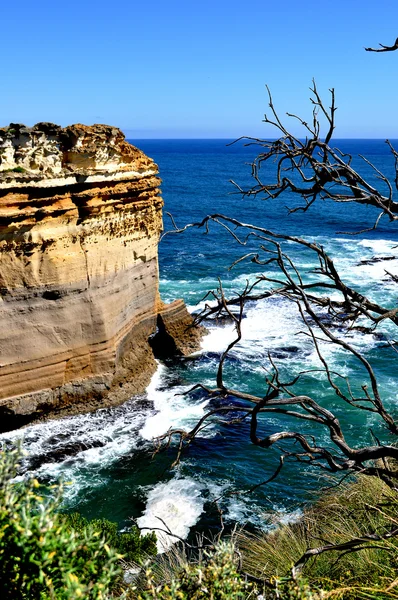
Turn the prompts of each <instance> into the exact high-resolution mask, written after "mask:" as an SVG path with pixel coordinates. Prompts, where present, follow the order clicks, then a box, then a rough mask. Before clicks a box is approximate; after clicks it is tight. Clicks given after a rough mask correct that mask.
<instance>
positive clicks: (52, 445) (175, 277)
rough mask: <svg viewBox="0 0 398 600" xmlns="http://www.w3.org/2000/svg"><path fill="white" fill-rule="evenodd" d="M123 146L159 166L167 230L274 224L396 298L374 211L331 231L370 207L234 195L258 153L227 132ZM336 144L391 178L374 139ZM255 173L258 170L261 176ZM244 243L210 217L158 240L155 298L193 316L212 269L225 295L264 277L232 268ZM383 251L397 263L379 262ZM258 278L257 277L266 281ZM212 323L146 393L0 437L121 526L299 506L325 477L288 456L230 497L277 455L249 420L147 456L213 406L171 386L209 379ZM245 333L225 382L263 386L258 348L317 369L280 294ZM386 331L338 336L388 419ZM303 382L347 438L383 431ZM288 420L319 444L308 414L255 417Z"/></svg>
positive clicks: (342, 359) (296, 367) (370, 291)
mask: <svg viewBox="0 0 398 600" xmlns="http://www.w3.org/2000/svg"><path fill="white" fill-rule="evenodd" d="M131 141H132V143H134V144H135V145H136V146H138V147H139V148H141V149H142V150H143V151H144V152H145V153H147V154H148V155H149V156H151V157H152V158H154V159H155V161H156V162H157V163H158V165H159V169H160V176H161V178H162V180H163V183H162V191H163V197H164V201H165V218H164V229H165V231H168V230H170V229H172V225H171V221H170V219H169V218H168V217H167V216H166V211H167V212H170V213H172V215H173V217H174V219H175V221H176V222H177V224H178V225H179V226H183V225H185V224H187V223H189V222H193V221H200V220H201V219H202V218H203V217H204V216H205V215H207V214H212V213H223V214H225V215H227V216H234V217H236V218H238V219H240V220H242V221H244V222H248V223H253V224H256V225H263V226H265V227H267V228H268V229H271V230H273V231H275V232H281V233H286V234H296V235H300V236H304V237H306V238H307V239H309V240H314V241H316V242H318V243H321V244H323V245H324V246H325V247H326V249H327V250H328V251H329V253H330V254H331V255H332V256H333V257H334V259H335V262H336V264H337V266H338V267H339V269H340V272H341V274H342V275H343V276H344V279H345V281H346V282H347V283H348V284H350V285H352V286H354V287H356V288H357V289H358V290H362V291H363V292H364V293H366V294H367V295H369V296H370V297H371V298H374V299H376V300H378V301H380V302H382V303H383V304H385V305H387V306H396V301H397V292H398V288H397V285H396V284H394V283H392V282H391V281H390V280H388V279H387V277H386V274H385V269H387V270H388V271H389V272H391V273H394V274H397V275H398V249H394V246H396V245H397V244H398V228H397V226H394V225H391V224H389V223H388V221H387V220H385V221H383V220H381V222H380V224H379V226H378V228H377V229H376V230H374V231H370V232H367V233H364V234H361V235H358V236H352V235H346V234H342V233H339V232H342V231H350V232H358V231H360V230H362V229H364V228H367V227H369V225H372V224H373V222H374V220H375V218H376V216H377V211H375V210H374V209H372V208H367V207H361V206H359V205H356V204H348V205H342V204H335V203H331V202H326V201H322V202H321V201H319V202H318V203H316V204H315V205H314V206H312V207H311V208H310V210H309V211H308V212H306V213H302V212H296V213H294V214H290V215H289V214H288V211H287V209H286V206H287V205H289V206H292V205H293V203H294V198H292V197H289V196H288V195H286V196H284V197H281V198H280V199H279V200H278V201H272V202H271V201H269V200H264V199H261V198H260V197H257V198H243V199H242V197H241V195H240V194H237V193H236V189H235V188H234V186H233V185H232V184H231V183H230V180H234V181H235V182H237V183H238V184H239V185H240V186H241V187H243V188H244V187H248V186H250V185H252V183H253V182H252V179H251V168H250V163H251V161H252V160H253V158H254V157H255V156H256V154H257V153H258V148H255V147H253V146H249V147H244V146H243V145H242V144H235V145H232V146H229V145H227V144H228V140H131ZM335 145H336V146H338V147H339V148H340V149H341V150H342V151H344V152H350V153H352V154H353V155H358V154H363V155H365V156H366V157H367V158H368V159H369V160H370V161H372V162H373V163H374V164H375V166H376V167H377V168H378V169H380V170H381V171H383V173H384V174H385V175H387V176H388V177H390V178H391V179H393V176H394V163H393V160H392V158H391V155H390V153H389V150H388V147H387V146H386V144H385V143H384V142H383V141H381V140H340V141H339V140H337V141H335ZM354 164H355V166H357V167H358V169H361V172H362V173H364V174H366V176H367V177H368V179H370V180H371V181H372V182H373V184H374V185H378V186H379V187H380V185H381V183H380V181H378V180H377V173H375V172H374V171H372V170H371V169H370V168H369V167H368V165H366V163H364V162H363V161H361V159H359V158H357V159H354ZM263 177H264V179H265V178H266V173H265V172H264V173H263ZM253 249H254V246H253V247H251V246H250V245H249V247H248V248H242V247H241V246H239V245H238V244H237V243H236V242H234V241H233V240H232V239H231V237H230V236H229V234H228V233H227V232H226V231H225V230H224V229H222V228H221V227H219V226H217V225H212V226H211V227H210V231H209V233H208V234H205V233H204V232H203V230H202V231H198V230H194V229H190V230H188V231H187V232H186V233H184V234H178V235H176V234H169V235H166V236H165V237H164V238H163V240H162V242H161V244H160V247H159V264H160V288H161V294H162V298H163V300H165V301H167V302H169V301H172V300H174V299H176V298H183V299H184V300H185V302H186V304H187V306H188V307H189V309H190V310H191V311H195V310H198V309H199V308H200V307H202V306H203V296H204V295H205V293H206V292H207V291H208V290H210V289H214V288H215V287H216V286H217V278H218V277H220V278H221V279H222V281H223V285H224V289H225V291H226V293H227V294H230V293H233V292H239V291H241V290H242V289H243V288H244V286H245V285H246V282H247V281H253V280H254V278H255V277H256V275H258V274H260V273H261V272H267V273H270V272H271V273H273V272H274V271H272V269H273V267H272V266H270V267H260V266H258V265H257V266H256V265H253V263H251V262H250V261H249V260H248V261H243V262H241V263H239V264H238V265H237V266H236V267H235V268H233V269H232V270H228V267H229V266H230V265H231V264H232V263H233V262H234V261H235V260H236V259H237V258H238V257H239V256H240V255H241V254H242V253H246V252H248V251H250V250H253ZM291 252H292V253H294V258H295V261H296V263H297V265H298V266H299V267H300V269H301V270H302V272H303V273H305V277H306V278H307V279H308V280H310V279H311V278H313V277H315V275H314V273H313V272H312V270H313V268H314V266H315V263H314V257H313V256H312V255H311V253H310V252H309V251H307V250H297V248H295V247H291ZM391 255H392V256H394V255H396V256H397V259H396V260H389V261H385V260H383V257H386V256H391ZM374 257H378V258H380V260H379V261H378V262H373V263H371V264H363V263H361V262H360V261H363V260H365V259H370V258H374ZM262 269H263V270H262ZM267 269H268V270H267ZM265 287H266V284H264V287H263V288H262V289H265ZM208 327H209V334H208V335H207V336H205V337H204V339H203V344H202V350H201V352H200V353H198V354H197V355H196V356H193V357H190V358H189V359H182V360H179V361H174V362H168V363H166V364H160V363H159V368H158V371H157V373H156V374H155V375H154V377H153V379H152V382H151V384H150V386H149V387H148V390H147V393H146V394H145V395H143V396H141V397H139V398H133V399H131V400H130V401H129V402H127V403H126V404H124V405H123V406H120V407H117V408H112V409H103V410H99V411H97V412H96V413H94V414H90V415H81V416H76V417H71V418H66V419H62V420H57V421H49V422H46V423H43V424H39V425H34V426H30V427H28V428H26V429H24V430H23V431H19V432H11V433H7V434H3V435H2V436H1V438H2V439H3V440H4V441H7V440H10V441H11V440H15V439H16V438H18V437H24V440H25V449H26V450H27V451H28V457H27V459H26V460H25V468H26V469H27V472H28V473H34V474H35V476H36V477H38V478H39V479H41V480H43V481H55V480H59V479H60V478H62V479H64V480H65V481H67V482H69V484H68V486H67V487H66V494H65V506H64V507H65V509H67V510H79V511H80V512H82V513H83V514H84V515H86V516H88V517H94V516H96V517H97V516H98V517H99V516H103V517H107V518H109V519H111V520H115V521H117V522H118V523H119V524H120V526H121V527H123V526H125V525H126V524H127V523H128V520H129V519H130V518H132V517H133V518H138V520H139V523H140V525H141V526H147V527H151V526H152V527H156V526H159V520H158V518H157V517H160V518H161V519H163V520H164V521H165V522H166V523H167V524H168V526H169V527H170V529H171V530H172V531H173V532H175V533H176V534H177V535H180V536H182V537H185V536H187V535H188V534H189V532H190V531H191V532H192V531H194V530H195V528H201V529H207V528H210V527H214V526H216V524H217V523H218V513H217V510H216V508H215V505H214V502H213V501H214V500H215V499H219V502H218V504H219V506H220V507H221V508H222V510H223V512H224V518H225V520H226V522H227V523H233V522H235V521H238V522H239V523H243V524H244V523H246V524H247V525H248V526H249V527H258V528H267V527H269V525H270V523H271V522H275V521H277V520H287V519H292V518H295V517H296V516H297V515H298V514H299V513H300V510H301V509H302V506H303V504H304V503H305V502H308V501H311V500H312V499H314V498H315V497H316V494H317V493H319V490H320V489H321V488H322V486H325V485H328V480H327V479H326V478H325V477H324V476H321V475H320V473H319V471H317V470H311V469H308V468H306V467H305V465H298V464H289V463H288V464H286V466H285V467H284V470H283V472H282V474H281V475H280V476H279V477H278V478H277V479H276V480H274V481H273V482H272V483H271V484H269V485H267V486H264V487H261V488H259V489H257V490H256V491H255V492H254V493H252V494H250V495H247V494H246V495H245V494H236V493H235V492H240V491H244V490H247V489H249V488H250V487H251V486H253V485H254V484H256V483H258V482H260V481H262V480H265V479H267V477H269V476H270V475H271V474H272V473H273V471H274V470H275V468H276V466H277V464H278V457H279V451H278V449H276V448H275V449H269V450H263V449H261V448H257V447H255V446H253V445H252V444H251V443H250V440H249V437H248V425H247V424H245V423H241V424H234V425H226V424H222V423H216V422H212V423H211V424H210V425H209V427H207V428H206V429H204V430H203V431H202V432H201V434H200V436H199V437H198V439H197V441H196V442H195V443H194V444H192V446H191V447H190V448H189V451H187V452H186V453H184V455H183V457H182V460H181V463H180V464H179V465H178V466H177V467H176V468H174V469H170V465H171V463H172V461H173V459H174V457H175V448H173V447H172V448H171V449H170V450H169V451H168V452H166V453H160V454H157V455H156V456H154V457H153V449H154V446H153V442H152V439H153V437H155V436H157V435H159V434H162V433H164V432H165V431H167V430H168V429H169V428H170V427H172V426H178V427H185V428H190V427H191V426H192V425H193V424H194V423H195V422H196V421H197V420H198V419H199V418H200V417H201V416H202V415H203V414H204V412H205V411H206V410H207V409H209V408H212V407H214V406H215V402H216V401H214V400H212V401H210V400H209V399H208V398H207V397H206V396H205V394H204V393H201V392H195V393H194V394H191V395H189V394H188V395H181V393H182V392H186V391H187V390H188V389H189V388H190V387H191V386H192V385H193V384H195V383H197V382H202V383H206V384H208V385H213V384H214V383H215V374H216V368H217V362H218V359H219V356H220V353H221V352H222V351H223V350H224V349H225V348H226V346H227V345H228V343H229V341H230V340H231V339H232V338H233V335H234V332H233V328H232V325H231V324H228V323H226V324H220V323H219V324H215V323H210V324H209V325H208ZM242 329H243V339H242V341H241V342H240V344H239V345H238V346H236V347H235V348H234V349H233V352H232V353H231V355H230V358H229V360H228V362H227V364H226V369H225V378H226V381H227V382H228V384H229V385H230V386H232V385H233V386H239V387H240V389H242V390H244V391H251V392H253V393H256V394H258V395H262V394H264V392H265V377H266V374H267V372H268V371H269V368H270V364H269V361H268V352H270V353H271V355H272V356H273V359H274V360H275V361H276V362H277V363H278V365H279V368H280V369H281V373H283V374H286V376H287V377H289V378H292V376H294V375H295V374H296V373H297V372H298V371H303V370H307V369H314V368H318V367H319V360H318V358H317V355H316V352H315V351H314V348H313V346H312V344H311V342H310V340H309V339H308V336H305V335H302V334H300V332H301V331H303V324H302V322H301V320H300V317H299V314H298V312H297V309H296V307H295V306H294V305H292V304H291V303H289V301H288V300H286V299H285V298H278V297H274V298H270V299H268V300H263V301H261V302H260V303H257V304H251V305H248V306H247V307H246V310H245V314H244V320H243V326H242ZM382 331H383V332H384V339H382V337H381V336H376V335H372V334H367V335H362V334H361V333H359V332H357V331H351V332H348V333H346V332H344V331H340V332H339V335H342V336H343V335H346V336H347V337H348V339H349V341H350V342H351V343H352V344H353V345H354V346H357V347H358V348H361V350H362V351H363V352H364V353H365V355H366V356H367V357H368V359H369V360H370V361H371V362H372V364H373V365H374V368H375V370H376V372H377V375H378V377H379V379H380V384H381V390H382V394H383V399H384V401H385V403H386V405H388V407H389V408H390V409H391V410H392V412H393V413H395V414H396V412H397V411H396V406H397V401H398V392H397V389H398V388H397V385H396V379H397V374H396V373H397V370H396V356H397V355H396V353H394V351H393V350H391V349H389V348H388V347H387V348H386V343H385V338H388V337H393V335H394V333H393V331H390V330H389V328H388V326H385V327H384V329H383V330H382ZM323 353H324V355H325V357H326V358H327V359H328V361H329V364H330V365H331V367H332V368H333V369H336V370H338V371H339V373H341V374H342V375H343V376H345V377H347V376H348V377H350V379H351V381H352V385H353V386H354V387H355V386H356V387H359V386H360V385H361V384H362V383H364V381H365V375H364V372H363V371H362V370H361V369H360V368H359V367H358V364H357V363H356V362H355V361H354V360H353V358H352V356H350V355H348V354H347V353H345V352H344V351H343V350H341V349H338V348H334V347H330V345H328V344H325V345H324V347H323ZM299 389H300V390H301V392H303V393H304V392H305V393H307V394H313V395H314V397H315V398H316V399H317V400H319V401H320V402H322V403H323V404H324V405H325V406H328V407H329V408H331V409H332V410H334V411H335V413H336V414H337V415H338V417H339V418H340V419H341V422H342V424H343V426H344V431H345V434H346V436H347V439H348V440H349V441H350V442H351V443H352V444H354V445H355V444H357V445H359V444H361V443H362V442H369V440H370V439H371V438H370V435H371V434H370V430H371V429H372V430H373V431H374V432H375V433H376V434H379V435H381V436H383V435H385V434H384V432H383V430H382V428H381V425H380V423H378V421H377V419H376V418H375V417H373V416H372V415H371V413H362V412H359V414H358V411H356V410H354V409H353V408H352V407H349V406H347V405H346V404H342V403H341V401H340V400H339V399H338V398H337V397H336V395H335V394H334V393H333V392H332V391H331V390H330V388H329V387H328V385H327V384H326V382H325V378H324V377H323V376H322V375H320V374H319V372H317V373H309V374H308V375H307V376H306V377H305V378H304V379H303V381H302V383H301V388H299ZM230 401H231V402H233V399H231V400H230ZM235 402H236V401H235ZM285 429H295V430H298V429H299V430H300V431H301V432H304V433H307V434H314V435H317V436H318V439H319V440H320V441H322V442H323V443H328V441H327V436H326V433H325V432H324V431H323V430H322V429H320V428H318V427H317V426H314V425H310V424H309V423H306V422H304V421H302V422H300V423H297V422H296V421H293V420H292V418H289V417H284V418H282V417H278V416H277V415H272V416H271V415H268V416H263V417H262V419H261V426H260V430H261V434H262V435H266V434H270V433H273V432H276V431H279V430H285ZM74 442H75V444H76V447H77V450H76V452H74V453H72V454H70V453H69V451H68V448H70V447H71V445H72V446H73V443H74Z"/></svg>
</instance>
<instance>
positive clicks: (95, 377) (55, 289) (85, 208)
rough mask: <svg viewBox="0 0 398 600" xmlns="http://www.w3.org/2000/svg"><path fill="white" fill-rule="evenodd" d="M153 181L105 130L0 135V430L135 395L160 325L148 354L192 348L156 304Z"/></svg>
mask: <svg viewBox="0 0 398 600" xmlns="http://www.w3.org/2000/svg"><path fill="white" fill-rule="evenodd" d="M157 175H158V169H157V165H156V164H155V163H154V162H153V161H152V160H151V159H150V158H148V157H147V156H145V154H143V153H142V152H141V151H140V150H138V149H137V148H135V147H134V146H131V145H130V144H129V143H127V142H126V141H125V139H124V135H123V134H122V132H121V131H120V130H119V129H116V128H113V127H109V126H106V125H93V126H91V127H87V126H84V125H72V126H70V127H66V128H61V127H59V126H57V125H53V124H51V123H38V124H37V125H35V126H34V127H33V128H27V127H25V126H23V125H14V124H11V125H10V126H9V127H8V128H4V129H0V292H1V293H0V416H1V420H2V424H1V425H0V428H1V429H6V428H9V427H13V426H16V425H19V424H22V423H23V422H24V421H26V420H29V419H32V418H33V417H35V416H37V415H39V414H41V413H42V412H45V411H48V410H59V409H61V408H65V407H68V406H73V407H74V406H76V404H77V403H79V409H81V408H82V407H84V409H90V408H93V407H95V406H97V403H98V401H100V402H101V403H102V404H104V403H105V404H110V403H115V402H121V401H123V400H125V399H127V398H128V397H129V396H131V395H132V394H134V393H138V392H141V391H142V390H143V389H144V387H145V385H146V384H147V383H148V380H149V377H150V375H151V374H152V373H153V371H154V369H155V361H154V357H153V352H152V349H151V347H150V345H149V344H148V338H149V337H150V336H151V334H154V333H155V331H156V325H157V324H158V325H159V326H160V327H159V331H158V335H157V336H156V339H157V342H156V343H155V344H154V346H155V347H156V346H157V347H159V340H160V347H161V340H162V335H163V336H166V337H167V336H168V335H169V336H170V335H171V337H172V338H173V340H174V344H175V347H174V348H173V350H174V351H175V352H177V353H182V352H184V351H185V350H187V349H188V350H192V349H194V347H195V345H197V343H198V332H195V331H193V330H192V329H189V327H187V326H189V325H190V323H191V321H190V317H189V315H188V313H187V311H186V308H185V306H184V304H183V302H182V301H176V302H175V303H173V304H172V305H169V306H164V305H163V304H162V303H161V301H160V298H159V292H158V258H157V256H158V241H159V234H160V232H161V229H162V199H161V197H160V195H159V183H160V180H159V178H158V176H157ZM168 329H169V330H170V333H169V332H168ZM167 339H168V338H167Z"/></svg>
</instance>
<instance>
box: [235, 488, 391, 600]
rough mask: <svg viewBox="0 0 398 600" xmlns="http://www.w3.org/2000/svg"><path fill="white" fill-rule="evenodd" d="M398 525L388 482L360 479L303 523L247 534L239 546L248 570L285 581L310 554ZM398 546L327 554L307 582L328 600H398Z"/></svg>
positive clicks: (313, 563) (313, 564)
mask: <svg viewBox="0 0 398 600" xmlns="http://www.w3.org/2000/svg"><path fill="white" fill-rule="evenodd" d="M396 524H398V498H397V495H396V493H394V492H393V491H392V490H390V489H389V488H388V487H387V486H386V485H385V484H384V483H383V482H382V481H380V480H379V479H377V478H375V477H365V476H360V477H359V478H358V479H357V480H356V481H355V482H348V483H345V484H341V485H340V486H339V487H337V488H335V489H334V490H333V491H329V492H326V493H325V494H324V495H323V496H322V498H321V499H320V500H319V501H318V502H316V503H315V504H314V505H313V507H311V508H309V509H307V510H306V511H305V512H304V515H303V517H302V519H300V521H298V522H296V523H291V524H285V525H281V526H279V527H277V528H276V529H275V530H274V531H272V532H270V533H268V534H266V533H264V534H262V535H253V534H249V533H247V532H245V531H241V532H240V533H238V534H237V540H236V543H237V545H238V547H239V550H240V552H241V553H242V556H243V570H244V571H245V572H247V573H249V574H250V575H253V576H255V577H260V578H261V577H266V578H271V577H284V576H286V575H288V574H289V572H290V570H291V567H292V566H293V565H294V564H295V563H296V561H297V560H298V559H299V558H300V557H301V556H302V555H303V554H304V552H305V551H306V550H307V549H308V548H314V547H318V546H322V545H324V544H328V543H341V542H344V541H347V540H349V539H351V538H353V537H358V536H361V535H364V534H365V533H369V532H376V533H382V532H384V531H386V529H389V528H390V527H391V526H393V525H396ZM397 567H398V540H396V539H392V540H390V541H382V542H377V548H375V547H373V548H367V549H364V550H360V551H357V552H351V553H349V554H345V555H344V554H342V553H337V552H326V553H324V554H322V555H320V556H318V557H317V558H314V559H311V560H310V561H309V562H308V563H307V564H306V565H305V567H304V569H303V576H304V577H305V578H306V580H307V581H308V582H309V584H310V586H311V587H314V588H318V589H322V590H324V595H322V598H335V599H340V598H344V599H347V600H351V599H352V600H354V599H360V598H374V599H376V598H377V599H378V600H382V599H384V598H397V599H398V579H397Z"/></svg>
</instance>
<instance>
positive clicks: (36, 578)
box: [0, 450, 120, 600]
mask: <svg viewBox="0 0 398 600" xmlns="http://www.w3.org/2000/svg"><path fill="white" fill-rule="evenodd" d="M20 455H21V453H20V451H19V450H16V451H12V452H7V453H6V452H2V453H1V454H0V591H1V593H0V598H1V599H2V600H8V599H10V600H11V599H12V600H20V599H21V600H22V599H24V600H30V599H32V600H47V599H55V598H56V599H57V600H58V599H61V600H72V599H73V600H75V599H76V598H85V599H95V600H102V599H105V598H108V593H109V590H110V588H111V586H112V584H113V582H114V581H115V580H116V579H117V577H118V576H119V574H120V568H119V565H118V562H119V558H120V555H119V554H118V553H117V552H116V550H114V549H112V548H110V547H109V545H108V544H107V543H106V541H105V538H104V537H103V536H102V535H101V533H100V532H99V531H95V530H93V529H91V528H82V529H81V530H80V531H75V530H73V529H72V528H71V527H68V526H67V525H66V523H65V519H64V517H62V516H61V515H59V514H57V512H56V509H57V507H58V505H59V500H60V497H61V493H62V487H61V486H55V487H53V489H52V490H51V494H50V495H49V494H48V490H45V489H44V488H43V486H41V485H40V484H39V483H38V482H37V481H36V480H35V479H31V480H29V481H26V482H23V483H15V482H13V479H14V477H15V476H16V471H17V465H18V460H19V458H20ZM46 492H47V494H46Z"/></svg>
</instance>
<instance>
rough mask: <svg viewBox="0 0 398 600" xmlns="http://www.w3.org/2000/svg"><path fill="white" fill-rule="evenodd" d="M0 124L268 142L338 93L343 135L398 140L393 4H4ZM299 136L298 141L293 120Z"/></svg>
mask: <svg viewBox="0 0 398 600" xmlns="http://www.w3.org/2000/svg"><path fill="white" fill-rule="evenodd" d="M0 18H1V34H0V49H1V56H2V60H1V76H0V86H1V92H0V115H1V124H2V125H5V124H8V123H9V122H23V123H25V124H27V125H33V124H34V123H35V122H37V121H54V122H57V123H59V124H61V125H67V124H70V123H75V122H82V123H86V124H91V123H96V122H97V123H98V122H99V123H109V124H112V125H115V126H118V127H121V128H122V129H123V130H124V131H125V132H126V133H127V135H128V137H134V138H151V137H152V138H169V137H174V138H195V137H204V138H206V137H216V138H217V137H233V138H234V137H238V136H240V135H259V136H264V137H265V136H271V131H270V130H269V129H267V128H266V127H265V126H264V125H263V124H262V122H261V121H262V118H263V114H264V112H266V110H267V95H266V91H265V84H266V83H267V84H268V85H269V86H270V88H271V90H272V93H273V96H274V101H275V104H276V105H277V106H278V107H279V108H280V112H281V114H283V113H284V112H285V111H287V110H290V111H292V112H296V113H299V114H300V115H302V116H303V117H305V118H308V116H309V115H310V111H311V107H310V105H309V102H308V95H309V90H308V88H309V85H310V84H311V80H312V78H313V77H315V79H316V81H317V85H318V88H319V90H320V91H321V92H322V93H323V94H324V95H325V96H326V95H327V91H328V89H329V88H330V87H334V88H335V90H336V97H337V105H338V107H339V110H338V112H337V114H336V120H337V129H336V133H335V136H336V137H365V138H366V137H380V138H384V137H390V138H398V102H397V100H398V76H397V75H398V52H391V53H383V54H374V53H368V52H365V51H364V50H363V47H364V46H369V45H370V46H376V45H377V43H378V42H382V43H386V44H389V43H393V41H394V40H395V38H396V37H397V36H398V2H397V0H378V2H373V1H372V2H371V1H370V0H323V1H322V2H315V1H313V0H303V1H302V2H298V1H297V0H296V1H293V0H285V1H280V0H279V1H278V0H273V1H269V0H261V1H259V0H250V2H243V1H235V0H228V1H226V0H212V1H209V0H201V1H200V2H199V1H194V2H193V1H190V0H185V1H181V0H167V1H166V0H163V1H162V0H151V1H150V2H143V1H142V0H140V2H137V1H136V0H128V1H127V0H113V1H112V2H110V1H108V2H104V1H102V0H96V1H95V2H94V1H93V0H80V1H79V2H77V1H76V0H68V2H56V1H55V0H52V1H51V2H49V1H48V0H37V1H36V2H32V1H31V0H30V1H29V2H27V0H20V1H19V2H10V0H3V2H2V8H1V12H0ZM292 128H293V129H294V130H295V131H296V132H297V133H298V129H297V125H296V124H295V123H293V124H292Z"/></svg>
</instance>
